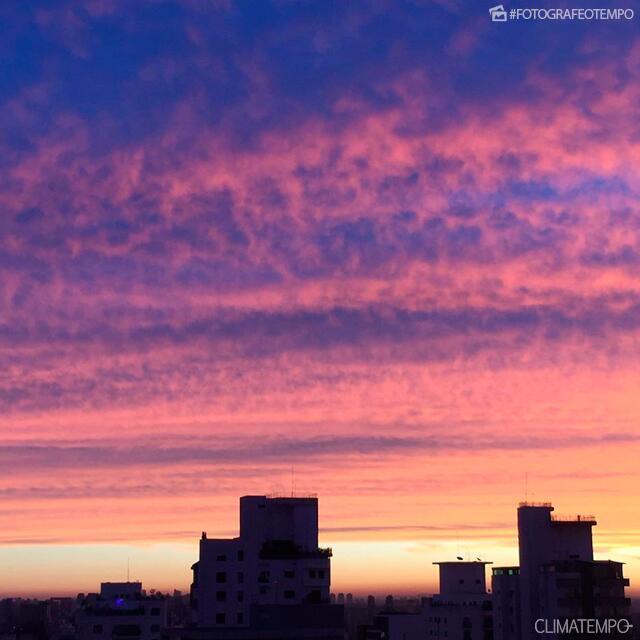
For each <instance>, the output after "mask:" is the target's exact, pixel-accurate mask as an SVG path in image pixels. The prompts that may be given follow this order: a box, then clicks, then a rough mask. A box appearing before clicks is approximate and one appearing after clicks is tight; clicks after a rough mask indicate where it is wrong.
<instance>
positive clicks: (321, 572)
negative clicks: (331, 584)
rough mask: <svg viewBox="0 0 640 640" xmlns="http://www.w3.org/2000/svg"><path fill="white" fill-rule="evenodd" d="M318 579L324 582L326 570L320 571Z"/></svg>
mask: <svg viewBox="0 0 640 640" xmlns="http://www.w3.org/2000/svg"><path fill="white" fill-rule="evenodd" d="M318 578H320V580H324V569H318Z"/></svg>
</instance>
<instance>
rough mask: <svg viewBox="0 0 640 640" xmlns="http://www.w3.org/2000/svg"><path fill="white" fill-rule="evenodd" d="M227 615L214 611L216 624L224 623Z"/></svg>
mask: <svg viewBox="0 0 640 640" xmlns="http://www.w3.org/2000/svg"><path fill="white" fill-rule="evenodd" d="M226 622H227V616H226V615H225V614H224V613H216V624H226Z"/></svg>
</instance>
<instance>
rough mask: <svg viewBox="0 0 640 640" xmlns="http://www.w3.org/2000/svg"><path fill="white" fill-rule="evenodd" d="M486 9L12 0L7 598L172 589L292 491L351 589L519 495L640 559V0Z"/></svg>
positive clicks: (0, 523)
mask: <svg viewBox="0 0 640 640" xmlns="http://www.w3.org/2000/svg"><path fill="white" fill-rule="evenodd" d="M485 4H486V5H487V6H485ZM485 4H483V3H477V2H474V3H468V2H462V1H461V0H460V1H456V0H451V1H448V0H440V1H437V2H427V1H424V2H421V1H418V0H414V1H404V0H393V1H389V2H384V1H377V0H376V1H374V0H372V1H363V2H330V1H326V0H322V1H317V2H316V1H306V0H305V1H302V0H298V1H296V2H285V1H274V2H268V1H267V0H259V1H255V0H252V1H249V0H238V1H236V0H233V1H231V0H229V1H223V0H220V1H217V0H210V1H205V0H182V1H181V2H176V3H170V2H164V1H160V0H157V1H152V0H149V1H146V0H140V1H138V2H135V3H130V2H124V1H123V0H122V1H121V0H82V1H80V2H78V1H68V2H66V1H64V0H63V1H61V2H57V3H55V4H51V3H48V2H42V3H39V2H35V1H34V2H29V3H27V2H25V3H19V2H13V3H12V2H5V3H2V6H1V7H0V17H1V20H2V23H3V25H4V26H5V29H4V31H5V34H4V37H3V38H2V40H1V41H0V52H1V53H0V66H1V69H0V167H1V170H0V211H1V214H0V573H1V574H4V575H8V574H7V572H11V573H12V574H13V576H14V577H13V579H12V581H11V582H9V583H2V584H1V585H0V591H2V593H14V594H15V593H18V592H19V593H31V592H42V593H45V592H51V591H56V592H74V591H79V590H87V589H95V588H96V586H97V583H98V582H99V581H100V580H101V579H119V578H120V579H121V578H124V577H125V575H126V565H127V559H128V558H129V559H130V562H131V566H132V574H133V575H132V577H137V578H141V579H143V580H144V582H145V583H146V584H147V586H149V587H158V588H167V587H173V586H176V587H182V588H184V587H186V586H187V584H188V582H189V570H188V568H189V565H190V564H191V563H192V562H193V561H194V560H195V559H196V554H197V538H198V537H199V534H200V531H201V530H207V531H208V532H209V535H210V536H212V535H235V533H236V531H237V497H238V496H239V495H242V494H246V493H274V492H283V491H284V492H290V491H291V487H292V484H293V485H294V488H295V490H296V491H302V492H315V493H318V494H319V496H320V508H321V524H322V528H323V531H322V540H323V542H324V543H325V544H327V545H332V546H333V548H334V578H333V582H334V585H333V586H334V588H335V589H336V590H354V591H359V592H364V591H367V590H376V589H381V590H384V589H393V590H396V591H400V590H403V589H404V590H428V589H430V588H432V587H433V583H434V576H435V573H434V571H433V567H432V565H431V563H432V562H433V561H436V560H446V559H453V558H454V557H455V556H456V555H467V554H469V555H470V557H476V556H481V557H483V558H486V559H488V560H494V561H496V562H514V561H515V560H516V558H517V551H516V547H515V544H516V538H515V536H516V534H515V529H514V524H515V508H516V506H517V503H518V501H519V500H522V499H524V498H525V497H528V498H529V499H537V500H552V501H553V502H554V504H556V506H557V510H558V512H587V513H592V512H594V513H595V514H596V515H597V516H598V521H599V526H598V527H597V528H596V532H597V537H596V544H597V551H598V553H599V556H600V557H612V558H615V559H616V560H620V561H624V562H627V563H628V565H627V569H626V571H627V573H628V574H629V575H630V576H631V579H632V585H633V582H634V581H635V583H636V584H639V585H640V561H639V560H640V542H639V540H640V512H639V511H638V509H637V505H638V499H639V497H640V496H639V493H640V482H639V480H640V477H639V476H640V471H639V469H638V463H637V461H638V456H639V455H640V428H639V426H638V420H639V419H640V394H639V386H640V370H639V367H638V358H639V357H640V341H639V338H640V279H639V275H640V210H639V209H638V192H639V191H640V181H639V178H640V169H639V167H640V124H639V123H640V118H639V117H638V111H639V109H638V107H639V104H640V102H639V100H640V83H639V79H640V78H639V76H640V37H638V29H637V24H638V23H637V20H638V19H640V18H638V17H636V19H635V20H634V21H622V22H615V23H614V22H609V23H604V22H603V23H578V22H573V23H568V22H567V23H562V24H559V23H540V22H537V23H535V22H528V23H524V22H509V23H507V24H493V23H491V22H490V20H489V16H488V11H487V9H488V5H489V4H490V3H485ZM524 4H525V5H526V3H524ZM538 4H539V2H536V5H538ZM543 4H544V3H543ZM552 4H554V3H552ZM588 4H589V3H588V2H587V0H581V1H580V2H579V3H577V4H576V6H578V5H579V6H587V5H588ZM592 4H594V3H592ZM595 4H598V3H595ZM511 5H514V6H515V4H514V3H511ZM511 5H509V6H511ZM556 5H558V6H560V5H562V6H564V4H563V3H562V2H556V3H555V4H554V6H556ZM571 6H573V5H571ZM292 470H293V473H292ZM292 476H293V482H292Z"/></svg>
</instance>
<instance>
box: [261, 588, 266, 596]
mask: <svg viewBox="0 0 640 640" xmlns="http://www.w3.org/2000/svg"><path fill="white" fill-rule="evenodd" d="M265 593H267V587H260V595H264V594H265Z"/></svg>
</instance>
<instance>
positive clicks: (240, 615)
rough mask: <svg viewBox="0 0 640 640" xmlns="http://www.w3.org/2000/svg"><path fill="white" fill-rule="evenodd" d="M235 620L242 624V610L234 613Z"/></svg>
mask: <svg viewBox="0 0 640 640" xmlns="http://www.w3.org/2000/svg"><path fill="white" fill-rule="evenodd" d="M236 622H237V623H238V624H244V614H243V613H242V611H239V612H238V614H237V615H236Z"/></svg>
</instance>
